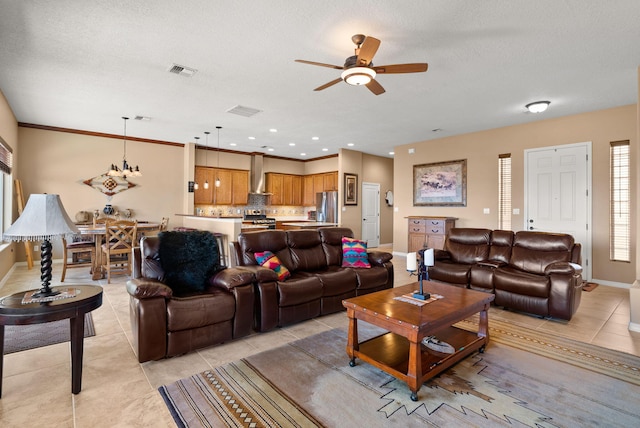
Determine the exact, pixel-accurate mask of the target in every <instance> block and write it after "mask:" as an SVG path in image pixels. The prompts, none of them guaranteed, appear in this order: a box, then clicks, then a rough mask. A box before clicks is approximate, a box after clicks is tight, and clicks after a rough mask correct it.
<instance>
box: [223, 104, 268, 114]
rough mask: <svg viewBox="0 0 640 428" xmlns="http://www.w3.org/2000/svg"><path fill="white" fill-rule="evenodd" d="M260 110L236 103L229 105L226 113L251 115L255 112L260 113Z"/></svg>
mask: <svg viewBox="0 0 640 428" xmlns="http://www.w3.org/2000/svg"><path fill="white" fill-rule="evenodd" d="M261 111H262V110H258V109H257V108H252V107H245V106H241V105H237V106H235V107H231V108H230V109H229V110H227V113H231V114H237V115H239V116H244V117H251V116H253V115H255V114H258V113H260V112H261Z"/></svg>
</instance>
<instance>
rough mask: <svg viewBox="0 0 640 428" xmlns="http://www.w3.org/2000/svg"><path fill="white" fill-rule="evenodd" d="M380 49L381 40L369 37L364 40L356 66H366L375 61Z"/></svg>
mask: <svg viewBox="0 0 640 428" xmlns="http://www.w3.org/2000/svg"><path fill="white" fill-rule="evenodd" d="M379 47H380V40H378V39H376V38H375V37H369V36H367V37H366V38H365V39H364V42H362V45H361V46H360V50H359V52H358V60H357V63H356V64H357V65H364V66H367V65H369V64H370V63H371V60H372V59H373V56H374V55H375V54H376V52H377V51H378V48H379Z"/></svg>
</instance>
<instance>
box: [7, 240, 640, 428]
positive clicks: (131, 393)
mask: <svg viewBox="0 0 640 428" xmlns="http://www.w3.org/2000/svg"><path fill="white" fill-rule="evenodd" d="M386 249H387V250H390V248H386ZM393 263H394V267H395V285H396V286H399V285H405V284H407V283H410V282H413V281H415V277H410V276H409V275H408V273H407V272H406V270H405V268H406V264H405V259H404V258H403V257H395V258H394V260H393ZM60 270H61V265H60V264H54V276H55V280H54V281H53V283H52V285H59V281H56V280H59V278H60ZM39 277H40V274H39V269H38V268H35V269H32V270H27V269H26V267H24V266H16V267H15V268H14V270H13V271H12V272H11V274H10V275H9V276H8V278H7V279H6V280H5V281H4V282H3V284H2V286H1V287H0V295H7V294H11V293H14V292H17V291H22V290H27V289H33V288H39V283H40V279H39ZM125 282H126V278H123V277H116V278H115V279H112V283H111V284H107V283H106V280H101V281H96V282H92V281H91V280H90V279H89V274H88V272H87V270H85V269H72V270H69V271H67V280H66V281H65V283H64V284H70V285H71V284H81V283H93V284H98V285H101V286H102V287H104V298H103V304H102V306H101V307H100V308H98V309H97V310H95V311H93V319H94V323H95V327H96V336H94V337H89V338H86V339H85V341H84V347H85V352H84V366H83V367H84V370H83V378H82V392H81V393H80V394H78V395H73V394H71V392H70V388H71V385H70V383H71V380H70V356H69V344H68V343H61V344H57V345H51V346H46V347H42V348H37V349H32V350H28V351H22V352H16V353H13V354H9V355H6V356H5V358H4V379H3V387H2V392H3V396H2V399H0V426H2V427H21V428H22V427H41V426H42V427H44V426H46V427H75V428H83V427H91V428H93V427H151V426H153V427H162V426H175V425H174V423H173V420H172V418H171V416H170V415H169V412H168V411H167V408H166V406H165V405H164V403H163V401H162V399H161V398H160V395H159V394H158V392H157V388H158V387H159V386H161V385H163V384H166V383H170V382H173V381H175V380H177V379H180V378H183V377H187V376H190V375H192V374H194V373H197V372H200V371H203V370H207V369H209V368H211V367H214V366H217V365H220V364H223V363H226V362H229V361H233V360H237V359H239V358H242V357H245V356H248V355H251V354H253V353H257V352H260V351H263V350H265V349H269V348H273V347H276V346H279V345H281V344H284V343H287V342H291V341H294V340H297V339H300V338H304V337H307V336H310V335H313V334H316V333H319V332H322V331H326V330H329V329H332V328H344V329H346V326H347V318H346V316H345V314H344V312H341V313H337V314H333V315H329V316H324V317H321V318H318V319H313V320H309V321H306V322H303V323H300V324H296V325H293V326H290V327H286V328H282V329H277V330H275V331H272V332H268V333H262V334H253V335H251V336H249V337H246V338H242V339H238V340H235V341H233V342H231V343H226V344H223V345H219V346H214V347H210V348H206V349H202V350H200V351H197V352H193V353H190V354H188V355H184V356H180V357H175V358H170V359H166V360H162V361H153V362H147V363H143V364H140V363H138V362H137V359H136V357H135V355H134V353H133V350H132V348H131V328H130V324H129V307H128V301H129V297H128V294H127V292H126V290H125V287H124V284H125ZM491 319H501V320H507V321H510V322H513V323H516V324H519V325H523V326H526V327H529V328H532V329H535V330H538V331H545V332H550V333H554V334H557V335H561V336H565V337H569V338H572V339H576V340H580V341H584V342H588V343H593V344H597V345H600V346H603V347H607V348H610V349H616V350H620V351H625V352H629V353H632V354H635V355H639V356H640V333H634V332H630V331H629V330H628V329H627V326H628V323H629V291H628V290H626V289H619V288H613V287H607V286H599V287H597V288H596V289H595V290H594V291H592V292H589V293H587V292H585V293H583V295H582V303H581V305H580V308H579V310H578V312H577V314H576V315H575V316H574V317H573V319H572V320H571V321H568V322H566V321H557V320H545V319H541V318H537V317H534V316H530V315H525V314H519V313H514V312H511V311H505V310H502V309H499V308H495V307H492V308H491V310H490V315H489V320H491ZM346 361H347V357H346V355H345V363H346Z"/></svg>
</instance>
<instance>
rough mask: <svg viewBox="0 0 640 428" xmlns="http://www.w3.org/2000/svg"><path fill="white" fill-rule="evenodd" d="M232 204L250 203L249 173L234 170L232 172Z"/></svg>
mask: <svg viewBox="0 0 640 428" xmlns="http://www.w3.org/2000/svg"><path fill="white" fill-rule="evenodd" d="M231 185H232V186H233V188H232V189H231V204H232V205H247V204H248V203H249V171H246V170H239V169H236V170H233V171H232V172H231Z"/></svg>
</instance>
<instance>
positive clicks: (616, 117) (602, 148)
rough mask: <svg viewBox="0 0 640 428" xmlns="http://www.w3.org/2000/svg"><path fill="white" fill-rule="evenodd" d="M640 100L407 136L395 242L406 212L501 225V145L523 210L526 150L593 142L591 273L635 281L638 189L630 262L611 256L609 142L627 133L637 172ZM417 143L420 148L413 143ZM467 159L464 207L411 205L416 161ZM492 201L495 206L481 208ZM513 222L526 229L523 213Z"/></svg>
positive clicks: (402, 242)
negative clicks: (431, 136) (410, 140)
mask: <svg viewBox="0 0 640 428" xmlns="http://www.w3.org/2000/svg"><path fill="white" fill-rule="evenodd" d="M636 121H637V114H636V105H635V104H634V105H629V106H622V107H617V108H612V109H608V110H602V111H596V112H589V113H584V114H580V115H574V116H567V117H562V118H557V119H548V120H541V121H537V122H533V123H528V124H524V125H516V126H510V127H505V128H499V129H492V130H488V131H482V132H474V133H470V134H465V135H459V136H455V137H449V138H441V139H437V140H430V141H424V142H420V143H415V144H405V145H401V146H398V147H396V148H395V166H394V190H395V197H396V206H398V207H399V211H398V212H397V213H395V216H394V230H393V237H394V250H395V251H398V252H406V251H407V219H406V216H409V215H438V216H440V215H445V216H453V217H458V218H459V220H458V221H457V223H456V225H457V226H460V227H486V228H490V229H493V228H496V226H497V210H496V208H497V206H498V198H497V195H498V180H497V159H498V155H499V154H501V153H511V156H512V193H513V195H512V199H513V208H520V210H521V213H524V211H523V208H524V199H523V196H524V192H523V189H524V176H523V171H524V150H525V149H531V148H537V147H545V146H555V145H563V144H572V143H580V142H586V141H591V142H592V164H593V178H592V182H593V198H592V200H593V218H592V227H593V233H592V245H593V252H592V257H593V259H592V260H593V263H592V269H593V270H592V273H593V278H594V279H600V280H606V281H612V282H619V283H625V284H630V283H632V282H633V281H634V279H635V270H636V267H635V265H636V263H635V247H636V245H635V241H636V240H635V219H636V209H635V207H636V194H635V193H632V199H633V201H632V204H631V206H632V207H633V212H632V222H633V224H632V228H633V229H632V236H633V237H634V238H633V240H632V241H633V242H632V249H633V250H632V251H633V252H632V260H633V262H632V263H620V262H611V261H609V143H610V142H611V141H617V140H629V141H630V143H631V150H632V153H633V154H634V155H632V165H631V171H632V174H633V177H632V182H635V178H636V177H635V174H636V170H637V165H636V156H635V153H636V147H637V139H636V138H637V137H636V136H637V133H636V126H637V124H636ZM409 148H414V149H415V154H409V153H408V149H409ZM455 159H467V206H466V207H414V206H413V196H412V192H413V183H412V172H413V171H412V169H413V168H412V166H413V165H417V164H422V163H431V162H440V161H449V160H455ZM483 208H490V209H491V213H490V214H488V215H487V214H483ZM512 224H513V228H514V230H521V229H523V225H524V219H523V218H522V215H518V216H515V215H514V216H512Z"/></svg>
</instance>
